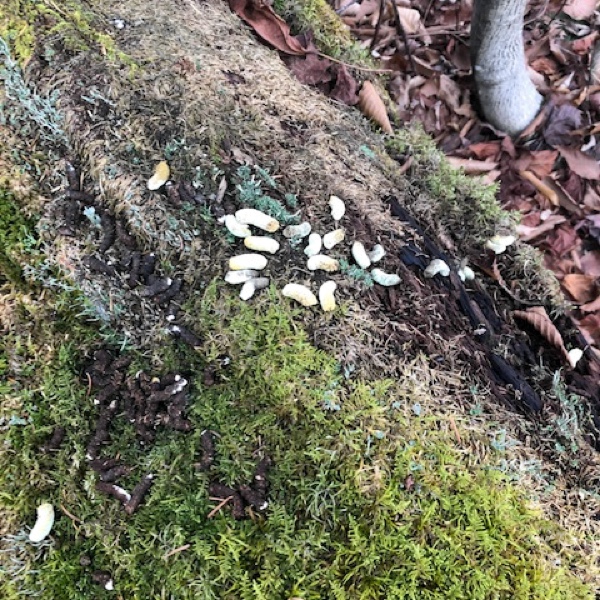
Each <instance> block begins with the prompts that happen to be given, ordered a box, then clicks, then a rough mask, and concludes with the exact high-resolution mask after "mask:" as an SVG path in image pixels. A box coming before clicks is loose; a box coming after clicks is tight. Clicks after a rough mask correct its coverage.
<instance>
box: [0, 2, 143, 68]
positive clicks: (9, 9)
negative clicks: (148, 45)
mask: <svg viewBox="0 0 600 600" xmlns="http://www.w3.org/2000/svg"><path fill="white" fill-rule="evenodd" d="M42 32H43V33H44V34H45V36H53V37H55V38H57V39H60V40H61V41H62V43H63V45H64V47H65V48H66V49H67V50H69V51H71V52H80V51H83V50H87V49H88V48H89V47H90V46H92V45H98V46H99V47H101V48H102V51H103V53H104V54H105V55H106V56H107V58H109V59H110V60H115V59H117V60H120V61H122V62H124V63H125V64H127V65H129V66H131V67H133V66H134V63H133V62H132V61H131V59H129V58H128V57H127V56H126V55H125V54H124V53H123V52H121V51H119V50H118V49H117V47H116V45H115V42H114V40H113V39H112V37H110V36H109V35H107V34H106V33H103V32H101V31H100V30H98V29H96V28H95V27H94V25H93V17H92V15H91V14H90V13H89V12H88V11H85V10H83V9H82V7H81V4H80V3H79V2H77V1H75V0H61V2H54V1H53V0H35V1H34V0H7V1H6V0H5V1H4V2H3V3H2V6H0V38H4V40H5V41H6V42H7V43H8V44H9V45H10V46H11V48H12V49H13V52H14V55H15V58H16V59H17V61H18V63H19V64H20V65H25V64H26V63H27V62H28V61H29V60H30V59H31V57H32V55H33V51H34V49H35V46H36V38H38V37H40V33H42ZM45 36H41V37H45ZM44 53H45V57H46V59H47V60H51V59H52V57H53V56H54V50H53V49H52V48H51V46H50V45H46V46H45V47H44Z"/></svg>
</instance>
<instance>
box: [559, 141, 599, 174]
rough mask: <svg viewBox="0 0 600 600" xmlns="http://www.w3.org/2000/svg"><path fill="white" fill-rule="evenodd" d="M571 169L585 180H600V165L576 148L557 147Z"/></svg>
mask: <svg viewBox="0 0 600 600" xmlns="http://www.w3.org/2000/svg"><path fill="white" fill-rule="evenodd" d="M557 149H558V151H559V152H560V153H561V155H562V157H563V158H564V159H565V160H566V161H567V164H568V165H569V168H570V169H571V171H573V172H574V173H577V175H579V177H583V178H584V179H600V163H598V161H597V160H594V159H593V158H592V157H591V156H588V155H587V154H584V153H583V152H582V151H581V150H577V149H576V148H565V147H564V146H557Z"/></svg>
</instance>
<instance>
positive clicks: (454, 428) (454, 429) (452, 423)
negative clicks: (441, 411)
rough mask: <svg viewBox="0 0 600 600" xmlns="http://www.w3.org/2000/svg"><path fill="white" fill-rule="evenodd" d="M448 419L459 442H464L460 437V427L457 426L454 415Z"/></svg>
mask: <svg viewBox="0 0 600 600" xmlns="http://www.w3.org/2000/svg"><path fill="white" fill-rule="evenodd" d="M448 420H449V421H450V427H451V428H452V431H454V435H455V436H456V439H457V440H458V443H459V444H462V439H461V438H460V433H459V432H458V427H457V426H456V422H455V421H454V417H452V416H451V417H448Z"/></svg>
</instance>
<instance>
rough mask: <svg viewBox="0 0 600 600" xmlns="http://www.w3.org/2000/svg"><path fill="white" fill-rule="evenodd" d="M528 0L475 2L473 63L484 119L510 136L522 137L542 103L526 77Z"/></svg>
mask: <svg viewBox="0 0 600 600" xmlns="http://www.w3.org/2000/svg"><path fill="white" fill-rule="evenodd" d="M526 5H527V0H476V1H475V3H474V6H473V20H472V25H471V61H472V63H473V71H474V74H475V83H476V86H477V93H478V95H479V101H480V103H481V108H482V110H483V113H484V115H485V118H486V119H487V120H488V121H489V122H490V123H491V124H492V125H493V126H494V127H497V128H498V129H502V130H503V131H506V132H507V133H509V134H511V135H515V134H518V133H520V132H521V131H522V130H523V129H525V127H527V125H529V123H531V121H533V119H534V118H535V116H536V115H537V113H538V111H539V108H540V106H541V103H542V96H540V94H538V92H537V91H536V89H535V86H534V85H533V83H532V81H531V79H530V78H529V74H528V73H527V64H526V61H525V50H524V45H523V31H522V30H523V17H524V15H525V7H526Z"/></svg>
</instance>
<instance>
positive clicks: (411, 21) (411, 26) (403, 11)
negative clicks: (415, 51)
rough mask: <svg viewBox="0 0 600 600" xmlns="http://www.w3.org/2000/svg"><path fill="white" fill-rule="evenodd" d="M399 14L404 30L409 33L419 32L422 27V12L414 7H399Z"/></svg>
mask: <svg viewBox="0 0 600 600" xmlns="http://www.w3.org/2000/svg"><path fill="white" fill-rule="evenodd" d="M398 16H399V17H400V22H401V23H402V27H403V28H404V31H406V33H408V34H409V35H411V34H414V33H419V31H420V29H421V13H419V11H418V10H415V9H414V8H404V7H403V6H399V7H398Z"/></svg>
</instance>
